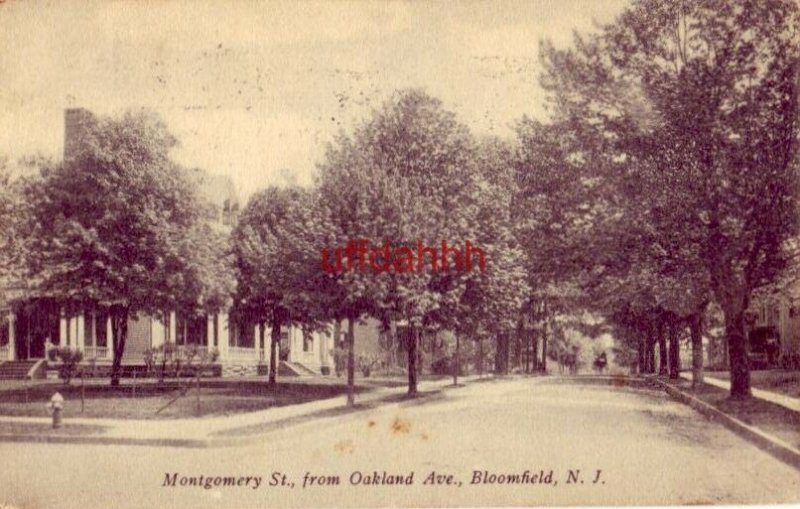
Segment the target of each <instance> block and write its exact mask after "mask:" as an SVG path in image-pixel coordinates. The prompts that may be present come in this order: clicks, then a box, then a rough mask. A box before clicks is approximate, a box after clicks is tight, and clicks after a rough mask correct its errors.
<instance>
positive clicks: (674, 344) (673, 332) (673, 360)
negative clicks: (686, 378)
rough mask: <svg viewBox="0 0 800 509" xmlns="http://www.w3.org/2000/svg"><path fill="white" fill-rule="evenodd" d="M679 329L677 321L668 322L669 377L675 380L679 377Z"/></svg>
mask: <svg viewBox="0 0 800 509" xmlns="http://www.w3.org/2000/svg"><path fill="white" fill-rule="evenodd" d="M680 337H681V327H680V322H679V321H677V320H674V319H673V320H670V323H669V377H670V379H672V380H677V379H678V378H680V376H681V350H680Z"/></svg>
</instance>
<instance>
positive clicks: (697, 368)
mask: <svg viewBox="0 0 800 509" xmlns="http://www.w3.org/2000/svg"><path fill="white" fill-rule="evenodd" d="M689 327H690V330H691V334H692V388H693V389H699V388H700V387H702V386H703V313H696V314H694V315H692V317H691V321H690V322H689Z"/></svg>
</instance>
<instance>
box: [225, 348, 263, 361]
mask: <svg viewBox="0 0 800 509" xmlns="http://www.w3.org/2000/svg"><path fill="white" fill-rule="evenodd" d="M264 359H265V356H264V350H261V349H259V348H247V347H244V346H229V347H228V352H227V355H224V357H223V360H227V361H234V362H255V361H261V362H263V361H264Z"/></svg>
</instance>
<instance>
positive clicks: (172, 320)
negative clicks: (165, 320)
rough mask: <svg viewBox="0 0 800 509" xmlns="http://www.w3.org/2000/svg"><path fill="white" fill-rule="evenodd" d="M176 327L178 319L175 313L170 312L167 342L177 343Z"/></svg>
mask: <svg viewBox="0 0 800 509" xmlns="http://www.w3.org/2000/svg"><path fill="white" fill-rule="evenodd" d="M177 326H178V317H177V316H176V314H175V311H170V313H169V341H170V342H172V343H177V341H178V334H177V330H178V329H177Z"/></svg>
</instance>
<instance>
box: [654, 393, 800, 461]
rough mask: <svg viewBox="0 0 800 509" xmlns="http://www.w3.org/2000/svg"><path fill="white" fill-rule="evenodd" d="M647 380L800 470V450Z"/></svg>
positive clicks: (695, 399)
mask: <svg viewBox="0 0 800 509" xmlns="http://www.w3.org/2000/svg"><path fill="white" fill-rule="evenodd" d="M645 379H646V380H647V381H649V382H655V384H656V385H658V386H660V387H661V388H662V389H664V390H665V391H666V393H667V394H669V395H670V396H671V397H672V399H674V400H676V401H679V402H681V403H684V404H686V405H689V406H690V407H692V408H694V409H695V410H697V411H698V412H700V413H701V414H703V415H704V416H706V417H707V418H708V419H710V420H712V421H717V422H720V423H722V425H724V426H725V427H726V428H728V429H730V430H731V431H733V432H734V433H736V434H737V435H739V436H740V437H742V438H744V439H746V440H748V441H750V442H751V443H753V444H755V445H756V446H757V447H758V448H759V449H761V450H763V451H765V452H767V453H769V454H771V455H772V456H774V457H775V458H777V459H779V460H781V461H783V462H784V463H787V464H788V465H791V466H793V467H794V468H796V469H798V470H800V450H798V449H796V448H794V447H792V446H791V445H789V444H787V443H786V442H784V441H783V440H781V439H779V438H777V437H774V436H772V435H769V434H767V433H765V432H763V431H761V430H760V429H758V428H756V427H754V426H750V425H749V424H745V423H744V422H742V421H740V420H739V419H737V418H735V417H732V416H730V415H728V414H726V413H724V412H722V411H721V410H718V409H717V408H715V407H714V406H712V405H710V404H708V403H706V402H705V401H703V400H701V399H699V398H696V397H695V396H692V395H691V394H689V393H687V392H684V391H682V390H680V389H678V388H677V387H675V386H674V385H670V384H669V383H667V382H664V381H663V380H659V379H657V378H655V377H645Z"/></svg>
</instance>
